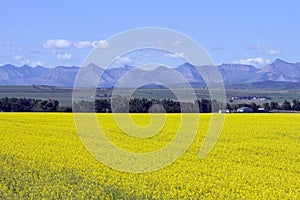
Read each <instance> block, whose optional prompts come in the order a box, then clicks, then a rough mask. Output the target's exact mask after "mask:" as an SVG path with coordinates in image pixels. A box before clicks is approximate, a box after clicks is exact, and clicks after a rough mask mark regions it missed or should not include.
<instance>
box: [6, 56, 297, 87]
mask: <svg viewBox="0 0 300 200" xmlns="http://www.w3.org/2000/svg"><path fill="white" fill-rule="evenodd" d="M198 67H199V66H198ZM217 67H218V69H219V72H220V74H221V75H222V77H223V80H224V83H225V84H245V83H254V82H265V81H275V82H300V63H288V62H285V61H283V60H280V59H277V60H275V61H274V62H273V63H271V64H269V65H266V66H265V67H263V68H261V69H259V68H256V67H254V66H252V65H242V64H221V65H219V66H217ZM78 70H79V67H76V66H72V67H66V66H58V67H55V68H46V67H43V66H37V67H29V66H27V65H24V66H21V67H16V66H14V65H10V64H7V65H4V66H0V84H1V85H32V84H35V85H53V86H73V84H74V81H75V78H76V75H77V72H78ZM86 70H87V71H88V72H89V73H90V75H89V77H88V79H98V77H99V75H100V74H102V77H101V83H100V84H101V86H103V87H112V86H115V85H116V84H117V83H118V81H120V80H122V79H124V77H125V79H128V80H134V81H133V82H134V83H140V82H143V81H145V80H149V82H151V80H153V82H156V83H158V82H167V83H169V84H171V85H172V84H173V85H176V84H178V85H180V84H181V82H182V81H183V79H182V78H180V77H178V75H176V74H180V76H181V77H183V78H184V79H185V80H187V81H188V82H189V83H192V84H193V85H197V84H200V85H201V84H203V83H204V80H203V78H202V77H201V75H200V74H199V73H198V71H197V69H196V67H195V66H193V65H191V64H188V63H185V64H182V65H180V66H178V67H176V68H167V67H164V66H160V67H158V68H156V69H153V70H151V71H149V70H145V69H140V68H136V67H134V66H124V67H119V68H110V69H107V70H103V69H102V68H100V67H99V66H96V65H94V64H92V63H91V64H90V65H88V66H86ZM149 85H151V83H149V84H148V86H149ZM153 85H155V84H153ZM128 86H129V87H130V84H129V85H128Z"/></svg>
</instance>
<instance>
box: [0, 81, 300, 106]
mask: <svg viewBox="0 0 300 200" xmlns="http://www.w3.org/2000/svg"><path fill="white" fill-rule="evenodd" d="M228 87H229V86H228ZM240 87H241V88H234V87H233V86H230V87H229V88H227V89H226V96H227V100H229V99H230V98H231V97H233V96H264V97H271V98H272V100H271V101H276V102H279V103H280V102H283V101H284V100H289V101H292V100H294V99H300V91H299V90H296V89H293V90H284V89H283V88H279V87H275V88H274V90H272V89H271V88H267V89H255V88H253V87H250V86H248V87H245V86H243V87H242V86H240ZM174 90H176V93H177V94H180V95H184V94H185V93H186V90H184V89H174ZM118 92H119V94H124V95H128V94H129V92H128V90H126V89H121V90H118ZM195 92H196V95H197V97H198V98H206V99H209V98H210V96H209V93H208V90H206V89H196V90H195ZM112 93H113V90H112V89H102V90H100V89H98V90H97V91H96V95H97V97H99V98H107V97H110V96H111V95H112ZM83 94H84V92H83ZM133 96H134V97H140V98H149V99H168V98H170V99H176V97H175V95H174V93H173V92H172V91H170V90H168V89H138V90H136V91H135V92H134V93H133ZM1 97H17V98H23V97H25V98H38V99H49V98H50V99H56V100H58V101H59V102H60V106H70V105H71V102H72V88H70V87H54V89H52V90H49V89H45V88H35V87H32V86H0V98H1ZM242 102H245V101H237V102H236V103H242ZM268 102H270V101H268ZM256 103H257V104H262V103H264V101H256Z"/></svg>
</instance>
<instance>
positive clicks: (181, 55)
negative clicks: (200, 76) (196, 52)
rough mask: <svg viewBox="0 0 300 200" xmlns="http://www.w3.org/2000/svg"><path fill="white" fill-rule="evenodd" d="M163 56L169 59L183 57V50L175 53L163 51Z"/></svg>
mask: <svg viewBox="0 0 300 200" xmlns="http://www.w3.org/2000/svg"><path fill="white" fill-rule="evenodd" d="M164 57H166V58H171V59H174V58H183V57H184V53H183V52H180V53H175V54H174V53H165V54H164Z"/></svg>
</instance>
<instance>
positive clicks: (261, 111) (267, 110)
mask: <svg viewBox="0 0 300 200" xmlns="http://www.w3.org/2000/svg"><path fill="white" fill-rule="evenodd" d="M257 112H260V113H267V112H269V109H267V108H258V110H257Z"/></svg>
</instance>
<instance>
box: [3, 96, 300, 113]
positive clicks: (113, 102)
mask: <svg viewBox="0 0 300 200" xmlns="http://www.w3.org/2000/svg"><path fill="white" fill-rule="evenodd" d="M225 106H226V108H227V109H229V110H233V111H234V110H237V109H238V108H240V107H250V108H252V109H253V111H254V112H257V111H258V109H259V108H265V109H266V110H270V111H276V110H284V111H300V102H299V100H293V101H291V102H290V101H287V100H285V101H284V102H283V103H281V104H279V103H278V102H270V103H269V102H266V103H263V105H257V104H256V103H254V102H252V103H250V104H246V103H241V104H229V103H227V105H225ZM225 106H224V105H222V104H221V103H220V102H218V101H216V100H212V101H211V100H208V99H199V100H196V101H194V102H179V101H176V100H172V99H146V98H130V97H117V98H113V99H96V100H95V101H84V100H82V101H78V102H75V103H73V105H72V106H61V107H60V106H59V101H58V100H55V99H47V100H42V99H32V98H15V97H12V98H8V97H3V98H0V112H72V111H75V112H99V113H111V112H114V113H128V112H129V113H148V112H153V113H161V112H166V113H195V112H200V113H211V112H218V110H219V109H222V108H224V107H225Z"/></svg>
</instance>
